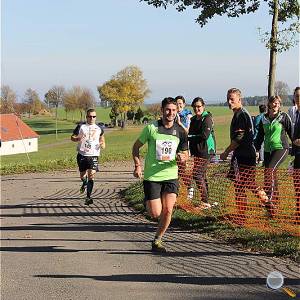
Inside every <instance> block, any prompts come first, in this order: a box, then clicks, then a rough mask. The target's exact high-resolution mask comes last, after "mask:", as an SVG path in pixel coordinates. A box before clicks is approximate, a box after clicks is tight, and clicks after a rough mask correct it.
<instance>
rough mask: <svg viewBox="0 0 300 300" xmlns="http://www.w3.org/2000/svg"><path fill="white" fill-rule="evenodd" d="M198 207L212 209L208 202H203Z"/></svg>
mask: <svg viewBox="0 0 300 300" xmlns="http://www.w3.org/2000/svg"><path fill="white" fill-rule="evenodd" d="M197 208H198V209H200V210H204V209H210V208H211V204H209V203H207V202H202V203H201V204H200V205H199V206H198V207H197Z"/></svg>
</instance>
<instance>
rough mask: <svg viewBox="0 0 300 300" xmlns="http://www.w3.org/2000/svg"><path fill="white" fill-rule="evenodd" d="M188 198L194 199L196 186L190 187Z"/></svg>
mask: <svg viewBox="0 0 300 300" xmlns="http://www.w3.org/2000/svg"><path fill="white" fill-rule="evenodd" d="M187 198H188V199H189V200H192V199H193V198H194V188H189V189H188V195H187Z"/></svg>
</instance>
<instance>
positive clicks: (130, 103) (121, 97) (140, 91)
mask: <svg viewBox="0 0 300 300" xmlns="http://www.w3.org/2000/svg"><path fill="white" fill-rule="evenodd" d="M98 91H99V95H100V98H101V99H102V98H103V99H106V100H109V101H110V102H111V103H112V106H115V107H117V108H118V112H119V113H120V114H121V115H122V119H123V121H124V124H125V123H126V115H127V112H128V111H129V110H134V109H135V108H136V107H137V106H138V105H140V104H142V103H143V102H144V99H145V97H147V96H148V95H149V94H150V90H149V89H148V85H147V81H146V80H145V79H144V77H143V72H142V71H141V70H140V69H139V68H138V67H137V66H128V67H126V68H124V69H123V70H121V71H120V72H118V73H117V74H116V75H114V76H112V78H111V80H109V81H107V82H105V83H104V84H103V85H101V86H98Z"/></svg>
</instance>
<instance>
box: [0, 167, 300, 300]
mask: <svg viewBox="0 0 300 300" xmlns="http://www.w3.org/2000/svg"><path fill="white" fill-rule="evenodd" d="M133 180H134V179H133V177H132V172H131V164H128V163H115V164H106V165H105V166H103V168H102V171H101V172H100V173H97V180H96V184H95V188H94V204H93V205H91V206H90V207H87V206H85V205H83V196H82V195H80V194H79V192H78V190H79V186H80V181H79V179H78V174H77V171H76V170H71V171H68V172H54V173H44V174H24V175H14V176H3V177H2V186H1V190H2V205H1V225H2V235H1V299H2V300H16V299H26V300H27V299H28V300H35V299H47V300H48V299H61V300H64V299H105V300H108V299H113V300H114V299H139V300H140V299H142V300H146V299H222V300H223V299H263V300H266V299H289V297H288V296H287V295H286V294H284V293H283V292H282V291H279V290H275V291H274V290H270V289H268V288H267V287H266V276H267V274H268V273H269V272H271V271H274V270H277V271H280V272H281V273H282V274H283V276H284V277H285V286H287V287H290V288H292V289H293V290H294V291H296V292H297V293H298V294H300V285H299V280H298V279H299V278H300V276H299V275H300V272H299V265H297V264H296V263H294V262H291V261H288V260H283V259H279V258H275V257H271V256H266V255H262V254H259V253H253V252H252V253H251V252H246V251H241V250H238V249H236V248H233V247H231V246H230V245H227V244H225V243H223V242H222V241H216V240H213V239H210V238H207V237H204V236H202V235H199V234H197V233H193V232H189V231H184V230H180V229H178V228H171V229H170V230H169V231H168V233H167V234H166V236H165V242H166V246H167V248H168V250H169V253H167V254H165V255H155V254H152V253H151V252H150V251H149V249H150V243H151V240H152V238H153V235H154V231H155V223H151V222H149V221H147V220H145V219H144V218H143V216H141V215H139V214H138V213H136V212H135V211H133V210H132V209H131V208H129V207H128V206H127V205H126V204H125V203H124V202H123V201H122V199H120V197H119V195H118V192H119V191H120V190H121V189H123V188H124V187H125V186H127V185H128V184H130V183H131V182H133ZM297 298H298V299H300V295H298V297H297Z"/></svg>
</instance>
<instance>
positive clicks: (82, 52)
mask: <svg viewBox="0 0 300 300" xmlns="http://www.w3.org/2000/svg"><path fill="white" fill-rule="evenodd" d="M1 4H2V9H1V34H2V47H1V51H2V53H1V54H2V55H1V58H2V64H1V68H2V69H1V71H2V72H1V77H2V78H1V81H2V84H8V85H9V86H10V87H11V88H12V89H13V90H15V91H16V93H17V95H18V98H19V100H21V99H22V97H23V95H24V93H25V91H26V89H28V88H32V89H35V90H36V91H37V92H38V93H39V95H40V97H41V98H43V95H44V94H45V93H46V91H47V90H48V89H49V88H51V86H53V85H64V86H65V87H66V88H70V87H72V86H73V85H81V86H83V87H88V88H90V89H92V90H93V92H94V94H95V96H96V97H98V93H97V85H101V84H103V83H104V82H105V81H106V80H109V79H110V77H111V76H112V75H114V74H115V73H117V72H118V71H120V70H121V69H122V68H124V67H126V66H128V65H137V66H138V67H139V68H140V69H141V70H142V71H143V72H144V77H145V78H146V79H147V81H148V85H149V88H150V90H151V91H152V94H151V95H150V97H149V98H148V99H147V101H146V102H159V101H161V99H162V98H164V97H166V96H174V97H175V96H176V95H178V94H181V95H184V96H185V97H186V99H187V101H188V102H191V100H192V99H193V98H195V97H196V96H201V97H203V98H204V99H205V100H206V101H207V102H208V103H210V102H220V101H224V99H225V96H226V91H227V89H228V88H230V87H239V88H240V89H241V90H242V92H243V94H244V95H245V96H255V95H266V94H267V79H268V77H267V76H268V64H269V52H268V50H267V49H266V48H265V47H264V44H262V43H261V42H260V39H259V34H258V29H257V28H258V27H262V28H263V29H265V30H269V29H270V25H271V17H270V16H269V15H268V12H267V10H266V9H265V8H262V9H260V10H259V12H257V13H256V14H252V15H248V16H242V17H240V18H238V19H228V18H227V17H218V18H214V19H212V20H210V22H209V23H208V24H207V25H206V26H205V27H204V28H201V27H200V26H199V25H198V24H196V23H195V21H194V20H195V18H196V17H197V14H196V12H195V11H192V10H187V11H185V12H184V13H178V12H177V11H176V10H175V8H173V7H169V8H168V9H167V10H164V9H162V8H161V9H158V8H154V7H152V6H148V5H147V4H146V3H145V2H139V0H109V1H105V0H85V1H82V0H26V1H24V0H2V1H1ZM277 80H281V81H284V82H286V83H287V84H288V85H289V87H290V88H291V89H293V88H295V86H297V85H299V47H298V46H297V47H295V48H293V49H292V50H290V51H288V52H285V53H282V54H280V55H279V56H278V65H277Z"/></svg>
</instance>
